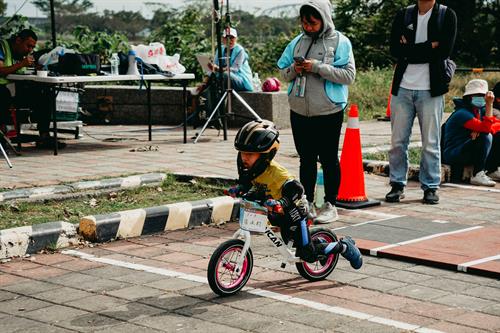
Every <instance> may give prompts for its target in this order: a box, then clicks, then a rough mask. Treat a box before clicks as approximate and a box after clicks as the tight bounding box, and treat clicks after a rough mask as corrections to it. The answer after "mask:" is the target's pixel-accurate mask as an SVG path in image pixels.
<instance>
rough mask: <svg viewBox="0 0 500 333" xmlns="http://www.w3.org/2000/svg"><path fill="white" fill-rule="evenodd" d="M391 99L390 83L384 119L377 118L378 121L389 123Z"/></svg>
mask: <svg viewBox="0 0 500 333" xmlns="http://www.w3.org/2000/svg"><path fill="white" fill-rule="evenodd" d="M391 98H392V83H391V87H390V88H389V97H387V108H386V109H385V117H378V118H377V120H378V121H391Z"/></svg>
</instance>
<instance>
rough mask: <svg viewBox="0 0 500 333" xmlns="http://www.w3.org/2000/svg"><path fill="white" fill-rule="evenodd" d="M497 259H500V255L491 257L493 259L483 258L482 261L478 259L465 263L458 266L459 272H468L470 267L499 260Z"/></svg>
mask: <svg viewBox="0 0 500 333" xmlns="http://www.w3.org/2000/svg"><path fill="white" fill-rule="evenodd" d="M497 259H500V254H497V255H495V256H491V257H485V258H481V259H477V260H472V261H468V262H464V263H463V264H458V266H457V270H459V271H461V272H467V267H469V266H475V265H478V264H482V263H485V262H488V261H493V260H497Z"/></svg>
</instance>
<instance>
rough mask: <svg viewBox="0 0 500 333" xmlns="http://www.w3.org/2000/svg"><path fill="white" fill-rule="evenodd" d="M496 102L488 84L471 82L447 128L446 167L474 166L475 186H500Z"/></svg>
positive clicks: (445, 142)
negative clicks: (495, 114)
mask: <svg viewBox="0 0 500 333" xmlns="http://www.w3.org/2000/svg"><path fill="white" fill-rule="evenodd" d="M494 99H495V95H494V94H493V92H492V91H488V82H486V81H485V80H480V79H474V80H471V81H469V82H468V83H467V85H466V86H465V93H464V96H463V98H461V99H458V98H456V99H454V100H453V101H454V103H455V112H453V113H452V114H451V116H450V117H449V118H448V120H447V121H446V124H445V131H444V133H445V134H444V145H443V163H446V164H449V165H452V166H459V167H463V166H466V165H473V166H474V171H473V177H472V178H471V180H470V183H471V184H473V185H479V186H495V184H496V182H500V120H499V119H497V118H496V117H494V116H493V100H494Z"/></svg>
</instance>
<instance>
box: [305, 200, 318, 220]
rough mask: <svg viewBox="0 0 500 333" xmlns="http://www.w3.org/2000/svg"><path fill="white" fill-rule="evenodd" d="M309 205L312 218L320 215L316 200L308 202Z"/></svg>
mask: <svg viewBox="0 0 500 333" xmlns="http://www.w3.org/2000/svg"><path fill="white" fill-rule="evenodd" d="M307 205H308V207H309V216H310V217H311V218H312V219H315V218H316V216H318V212H317V211H316V205H315V204H314V202H307Z"/></svg>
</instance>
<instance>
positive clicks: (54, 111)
mask: <svg viewBox="0 0 500 333" xmlns="http://www.w3.org/2000/svg"><path fill="white" fill-rule="evenodd" d="M50 92H51V99H52V122H53V123H54V155H57V154H58V148H59V147H58V146H59V142H58V141H57V101H56V99H57V88H56V87H51V88H50Z"/></svg>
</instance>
